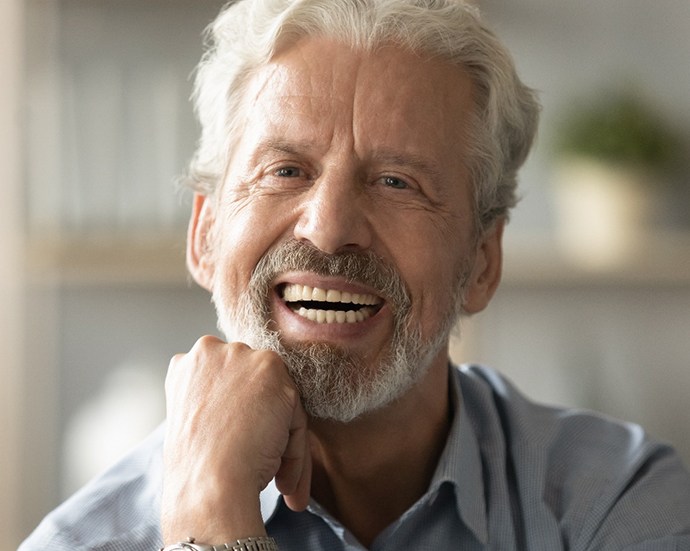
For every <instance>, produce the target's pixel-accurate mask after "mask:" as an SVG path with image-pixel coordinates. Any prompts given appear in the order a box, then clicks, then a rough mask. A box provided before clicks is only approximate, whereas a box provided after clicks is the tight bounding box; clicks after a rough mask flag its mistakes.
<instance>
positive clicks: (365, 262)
mask: <svg viewBox="0 0 690 551" xmlns="http://www.w3.org/2000/svg"><path fill="white" fill-rule="evenodd" d="M289 271H308V272H313V273H316V274H318V275H321V276H337V277H342V278H344V279H345V280H347V281H348V283H354V284H361V285H365V286H368V287H370V288H371V289H373V290H374V291H375V292H376V293H377V294H378V295H379V296H381V297H382V298H383V299H384V300H386V301H387V302H389V303H391V305H392V306H393V307H394V312H396V313H400V314H402V313H406V312H407V311H408V310H409V308H410V305H411V300H410V293H409V291H408V289H407V286H406V285H405V282H404V281H403V279H402V276H401V275H400V273H399V272H398V270H397V269H396V268H395V267H394V266H393V265H392V264H390V263H389V262H387V261H386V260H384V259H383V258H381V257H380V256H379V255H377V254H376V253H374V252H373V251H343V252H339V253H334V254H329V253H324V252H323V251H321V250H319V249H317V248H316V247H314V246H313V245H311V244H309V243H306V242H302V241H297V240H295V239H292V240H289V241H286V242H284V243H281V244H280V245H278V246H277V247H274V248H273V249H271V250H269V251H268V252H267V253H266V254H265V255H264V256H263V257H262V258H261V260H259V262H258V263H257V265H256V268H255V269H254V272H253V274H252V277H251V280H250V284H249V292H250V293H251V294H252V295H253V296H252V298H253V299H260V300H261V302H263V303H266V302H268V301H267V297H268V293H269V292H270V289H271V286H272V284H273V281H274V280H275V279H276V277H277V276H278V275H280V274H281V273H285V272H289Z"/></svg>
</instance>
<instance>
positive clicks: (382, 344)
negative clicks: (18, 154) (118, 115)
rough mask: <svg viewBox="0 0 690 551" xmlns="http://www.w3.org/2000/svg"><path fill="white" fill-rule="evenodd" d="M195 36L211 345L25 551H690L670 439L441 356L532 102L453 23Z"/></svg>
mask: <svg viewBox="0 0 690 551" xmlns="http://www.w3.org/2000/svg"><path fill="white" fill-rule="evenodd" d="M212 37H213V43H212V47H211V49H210V51H209V52H208V53H207V55H206V56H205V57H204V59H203V61H202V64H201V65H200V67H199V71H198V76H197V86H196V94H195V101H196V106H197V112H198V115H199V118H200V120H201V123H202V137H201V141H200V145H199V149H198V151H197V154H196V156H195V158H194V161H193V164H192V168H191V171H190V180H191V181H192V183H193V184H194V186H195V188H196V193H195V198H194V205H193V212H192V217H191V222H190V226H189V234H188V248H187V260H188V267H189V270H190V272H191V274H192V275H193V277H194V279H195V280H196V281H197V282H198V283H199V284H200V285H201V286H203V287H205V288H206V289H208V290H209V291H210V292H211V293H212V296H213V300H214V303H215V305H216V308H217V312H218V320H219V326H220V328H221V329H222V331H223V332H224V334H225V335H226V337H227V341H228V342H224V341H221V340H219V339H216V338H212V337H203V338H201V339H200V340H199V341H198V342H197V343H196V345H195V346H194V348H193V349H192V350H191V351H190V352H189V353H187V354H183V355H178V356H176V357H175V358H174V359H173V361H172V362H171V365H170V368H169V373H168V378H167V381H166V393H167V401H168V416H167V422H166V425H165V427H164V428H162V429H161V430H159V431H158V432H157V433H155V434H154V435H153V436H152V437H151V438H150V439H149V440H148V441H147V442H145V443H144V444H143V445H142V446H141V447H140V448H139V449H137V450H136V451H135V452H134V453H133V454H132V455H131V456H130V457H129V458H127V459H126V460H125V461H123V462H122V463H120V464H119V465H116V466H115V467H114V468H113V469H112V470H111V471H110V472H108V473H107V474H106V475H105V476H103V477H102V478H100V479H99V480H96V481H94V482H93V483H92V484H91V485H90V486H87V487H86V488H85V489H84V490H82V492H80V493H79V494H77V495H76V496H75V497H74V498H72V500H70V501H69V502H67V503H66V504H65V505H63V506H62V507H61V508H60V509H58V510H57V511H56V512H54V513H53V514H52V515H50V516H49V517H48V519H46V521H45V522H44V523H43V524H42V525H41V526H40V527H39V528H38V529H37V531H36V532H35V533H34V535H33V536H32V537H31V538H30V539H29V540H28V541H27V542H25V544H24V547H23V549H24V550H25V551H29V550H33V549H71V550H73V549H103V550H140V549H141V550H144V549H154V548H156V547H161V546H167V549H168V550H172V549H197V550H205V549H214V548H215V549H276V548H280V549H282V550H290V549H295V550H297V549H299V550H317V549H323V550H339V549H342V550H345V549H347V550H356V549H377V550H379V549H380V550H383V549H466V550H473V549H493V550H500V551H505V550H511V549H530V550H532V549H544V550H549V551H552V550H557V549H569V550H585V549H611V550H618V549H635V550H644V549H647V550H652V549H654V550H657V549H690V477H689V476H688V474H687V472H686V471H685V469H684V467H683V466H682V465H681V463H680V461H679V460H678V458H677V457H676V456H675V454H674V453H673V451H672V450H670V449H669V448H668V447H666V446H664V445H661V444H658V443H655V442H654V441H652V440H649V439H648V438H647V437H646V436H645V435H644V433H643V432H642V431H641V429H639V428H638V427H634V426H631V425H623V424H617V423H614V422H612V421H610V420H605V419H602V418H599V417H597V416H595V415H593V414H587V413H582V412H567V411H559V410H554V409H548V408H544V407H541V406H537V405H533V404H531V403H530V402H528V401H527V400H526V399H524V398H523V397H522V396H521V395H520V394H519V393H517V392H516V391H515V390H514V389H513V388H512V387H511V386H510V384H508V383H507V382H506V381H505V380H503V379H502V378H501V377H500V376H499V375H497V374H496V373H494V372H492V371H490V370H487V369H482V368H478V367H464V368H456V367H454V366H449V363H448V352H447V349H448V339H449V333H450V331H451V328H452V327H453V326H454V325H455V323H456V322H457V320H458V318H459V317H460V316H463V315H471V314H473V313H475V312H479V311H480V310H482V309H483V308H485V307H486V305H487V304H488V302H489V301H490V299H491V297H492V295H493V293H494V291H495V290H496V287H497V285H498V283H499V279H500V274H501V237H502V233H503V228H504V224H505V221H506V218H507V216H508V211H509V209H510V207H512V206H513V204H514V203H515V198H514V197H515V177H516V171H517V169H518V168H519V166H520V165H521V164H522V162H523V161H524V159H525V157H526V155H527V152H528V150H529V147H530V145H531V142H532V138H533V135H534V132H535V128H536V120H537V112H538V107H537V104H536V101H535V99H534V95H533V93H532V92H531V91H530V90H529V89H528V88H526V87H525V86H524V85H523V84H522V83H521V82H520V80H519V79H518V77H517V76H516V74H515V69H514V67H513V64H512V62H511V60H510V57H509V56H508V55H507V53H506V52H505V50H504V49H503V47H502V46H501V45H500V44H499V43H498V41H497V40H496V38H495V37H494V36H493V35H492V34H491V33H490V32H489V31H488V30H487V29H486V28H485V27H484V26H483V25H482V24H481V23H480V21H479V19H478V17H477V15H476V13H475V11H474V10H473V9H472V8H470V7H468V6H467V5H465V4H463V3H462V2H460V1H459V0H294V1H290V0H244V1H242V2H238V3H235V4H234V5H231V6H230V7H228V8H227V9H226V10H224V11H223V12H222V13H221V15H220V16H219V18H218V19H217V20H216V22H215V23H214V25H213V28H212Z"/></svg>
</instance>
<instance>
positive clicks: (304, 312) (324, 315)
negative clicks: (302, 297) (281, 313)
mask: <svg viewBox="0 0 690 551" xmlns="http://www.w3.org/2000/svg"><path fill="white" fill-rule="evenodd" d="M295 312H296V313H297V314H299V315H300V316H302V317H303V318H306V319H308V320H309V321H315V322H316V323H358V322H361V321H364V320H366V319H369V318H370V317H371V310H370V309H369V308H363V309H362V310H357V311H355V310H348V311H347V312H343V311H341V310H316V309H314V308H304V306H302V307H301V308H300V309H299V310H295Z"/></svg>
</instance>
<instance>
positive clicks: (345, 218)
mask: <svg viewBox="0 0 690 551" xmlns="http://www.w3.org/2000/svg"><path fill="white" fill-rule="evenodd" d="M245 108H246V112H247V114H248V115H247V119H246V124H245V127H244V131H243V134H242V136H241V139H240V140H239V143H238V144H237V146H236V148H235V150H234V152H233V155H232V158H231V159H230V161H229V163H228V169H227V173H226V175H225V178H224V181H223V183H222V187H221V188H220V190H219V192H218V193H219V196H218V198H217V200H216V201H214V200H213V199H205V198H203V197H201V196H198V197H197V199H196V202H195V209H194V214H193V218H192V222H191V224H190V239H189V243H190V244H189V250H188V261H189V265H190V269H191V271H192V273H193V275H194V276H195V278H196V279H197V281H198V282H199V283H200V284H202V285H203V286H205V287H207V288H209V289H211V290H212V291H213V295H214V301H215V303H216V305H217V307H218V312H219V319H220V324H221V327H222V328H223V330H224V331H225V333H226V335H227V337H228V338H229V339H230V340H244V341H245V342H247V341H253V342H248V344H250V345H252V346H269V345H268V344H267V340H266V338H264V337H266V336H270V335H273V337H275V338H274V341H275V340H276V339H277V341H279V343H280V346H281V351H282V352H283V353H284V354H285V353H287V352H289V351H295V350H296V351H300V354H302V356H305V353H304V351H305V350H308V354H307V355H308V356H309V358H308V359H307V360H305V361H306V364H305V365H306V366H307V367H305V369H307V370H308V369H309V367H308V364H309V362H310V361H312V360H313V358H314V357H317V356H318V357H322V363H323V364H324V365H323V366H322V370H325V371H326V372H330V373H331V374H332V373H333V372H341V375H342V373H349V375H347V376H346V377H345V380H343V377H342V376H339V378H338V379H337V381H331V382H330V383H327V382H325V381H322V382H321V383H319V384H318V385H316V386H317V387H324V385H326V384H330V385H331V387H334V388H331V389H330V390H326V391H324V392H326V394H324V396H323V400H326V401H328V400H332V399H333V396H334V394H336V393H337V392H336V391H337V390H338V389H337V388H335V387H338V386H342V385H351V386H355V387H357V386H359V387H360V389H361V386H362V385H365V386H366V385H368V386H370V387H371V391H370V392H369V393H370V394H372V393H374V394H378V395H383V394H386V397H385V399H384V398H382V399H379V400H378V401H376V400H374V401H372V400H371V399H370V400H369V405H368V406H366V407H363V408H360V409H361V411H358V413H357V414H359V413H362V412H363V411H366V410H367V409H373V408H374V407H380V406H382V405H385V403H388V402H390V400H392V399H393V398H395V397H396V396H397V395H398V394H400V393H402V392H404V391H406V390H407V389H408V388H409V387H410V386H411V385H412V384H413V383H414V382H416V381H417V380H418V379H419V378H420V377H423V376H424V374H425V373H426V372H427V369H428V368H429V367H433V368H435V369H437V370H439V369H445V363H446V356H447V351H446V348H447V339H448V332H449V330H450V326H451V325H452V322H453V321H454V319H455V317H456V315H457V313H458V310H459V304H458V303H459V301H460V299H459V295H460V290H462V291H463V293H464V301H463V304H462V307H463V308H464V310H465V311H467V312H469V313H472V312H475V311H478V310H481V309H482V308H483V307H484V306H485V305H486V303H487V302H488V300H489V298H490V296H491V294H492V293H493V290H494V288H495V286H496V284H497V282H498V274H499V273H500V224H499V225H498V226H497V228H495V229H494V231H492V232H489V234H488V235H484V236H479V237H477V236H476V235H475V233H474V226H473V211H472V204H473V203H472V191H471V185H470V182H469V178H468V171H467V164H468V163H467V159H466V158H464V151H466V150H467V147H466V146H465V140H466V135H465V134H466V131H467V127H468V124H469V120H468V119H469V116H470V114H471V110H472V108H473V106H472V85H471V81H470V79H469V77H468V76H467V75H466V74H464V73H463V72H461V71H460V70H458V69H457V68H455V67H452V66H451V65H448V64H446V63H443V62H441V61H428V60H427V61H424V60H422V59H420V58H419V57H416V56H414V55H412V54H410V53H407V52H405V51H402V50H400V49H397V48H393V47H389V48H382V49H380V50H378V51H377V52H376V53H373V54H367V53H362V52H355V51H352V50H351V49H349V48H347V47H345V46H343V45H341V44H338V43H335V42H331V41H328V40H325V39H308V40H303V41H301V42H299V43H297V44H296V45H295V46H293V47H291V48H289V49H288V50H286V51H285V52H283V53H282V54H280V55H278V56H277V57H276V58H275V59H274V60H273V61H272V63H270V64H269V65H267V66H266V67H264V68H262V69H261V70H259V71H258V73H257V74H256V75H255V76H254V77H253V79H252V81H251V82H250V85H249V87H248V91H247V94H246V97H245ZM286 251H287V252H286ZM257 266H259V268H257ZM252 274H254V278H253V280H252ZM250 280H251V281H250ZM461 287H462V289H461ZM250 290H251V291H250ZM252 297H254V298H253V299H252ZM250 326H252V327H254V329H248V328H249V327H250ZM264 326H265V327H266V328H267V329H269V330H270V332H266V331H263V332H262V331H261V330H262V329H263V328H264ZM257 330H258V331H260V332H262V334H263V336H264V337H262V338H261V339H257V337H256V336H252V335H253V334H254V335H255V333H256V331H257ZM269 340H270V339H269ZM401 358H402V359H401ZM291 361H292V360H291ZM338 362H339V363H338ZM400 362H403V363H408V364H410V363H412V364H414V365H407V366H405V367H404V368H402V367H400V366H399V365H398V367H391V366H392V365H393V364H399V363H400ZM336 365H339V366H340V368H339V367H334V366H336ZM288 367H290V365H289V362H288ZM300 369H302V368H300ZM390 370H397V372H398V374H396V375H395V376H392V375H391V376H386V375H385V374H384V372H386V371H390ZM402 371H404V372H405V373H406V374H405V376H404V377H402V378H403V379H405V381H404V382H401V381H400V379H401V376H400V372H402ZM294 372H295V373H296V372H297V369H296V368H295V370H294ZM295 376H296V377H297V378H299V377H300V375H298V374H297V375H295ZM305 377H306V378H311V379H313V376H312V375H308V376H305ZM348 379H349V380H348ZM394 381H397V382H394ZM380 383H383V384H380ZM298 385H299V382H298ZM382 386H389V387H390V386H393V387H395V390H394V391H392V392H383V391H382V390H381V387H382ZM302 390H303V397H304V395H305V394H306V393H307V391H306V390H305V389H302ZM322 390H323V388H322ZM355 390H356V389H355ZM354 394H358V391H357V392H354ZM361 394H362V393H361V392H359V395H360V396H361ZM305 401H306V402H309V400H308V399H305ZM372 404H373V405H372ZM307 407H308V406H307ZM308 409H309V407H308ZM312 413H314V411H312ZM317 414H318V413H317ZM322 415H323V414H322ZM326 416H329V415H326ZM330 416H331V417H335V415H330ZM351 416H352V415H350V417H351ZM341 417H344V416H343V415H341Z"/></svg>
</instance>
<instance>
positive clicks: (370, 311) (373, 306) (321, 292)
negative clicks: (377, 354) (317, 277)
mask: <svg viewBox="0 0 690 551" xmlns="http://www.w3.org/2000/svg"><path fill="white" fill-rule="evenodd" d="M278 292H279V294H280V296H281V297H282V299H283V300H284V301H285V303H286V304H287V305H288V307H289V308H290V309H291V310H292V311H293V312H295V313H296V314H297V315H299V316H301V317H303V318H306V319H308V320H309V321H313V322H316V323H360V322H363V321H365V320H367V319H369V318H370V317H371V316H373V315H374V314H376V312H378V311H379V310H380V309H381V307H382V306H383V299H381V298H380V297H377V296H376V295H371V294H365V293H361V294H360V293H349V292H346V291H338V290H335V289H320V288H318V287H310V286H308V285H299V284H296V283H287V284H285V285H283V286H282V288H280V289H278Z"/></svg>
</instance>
